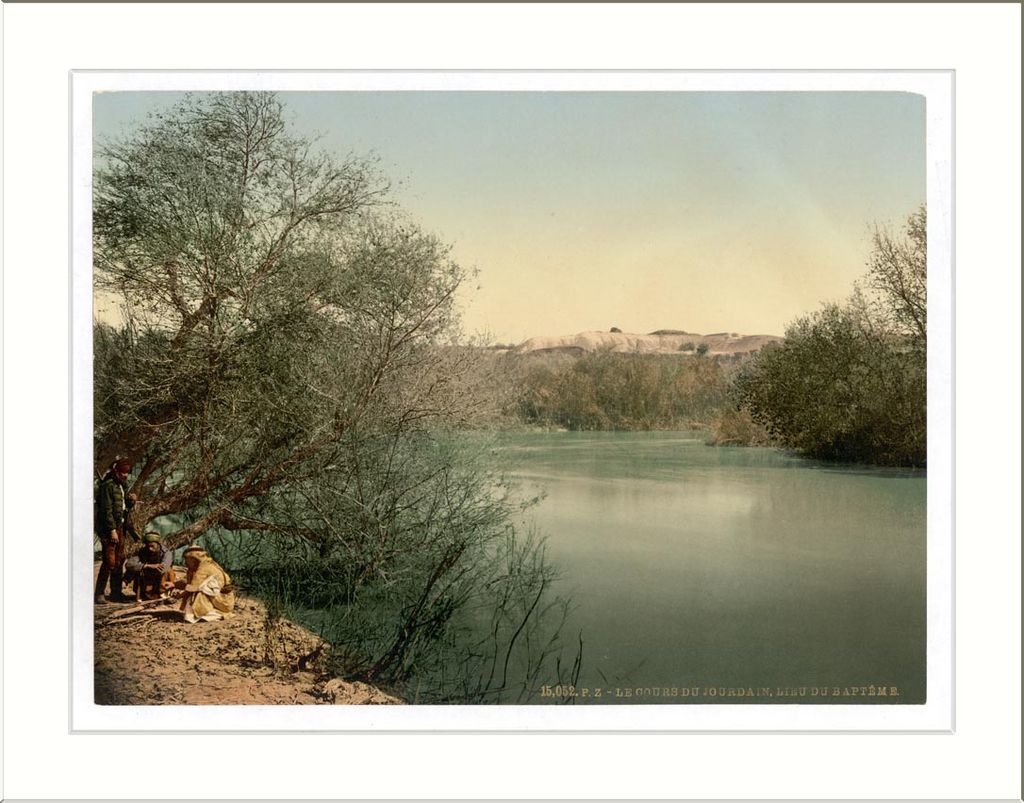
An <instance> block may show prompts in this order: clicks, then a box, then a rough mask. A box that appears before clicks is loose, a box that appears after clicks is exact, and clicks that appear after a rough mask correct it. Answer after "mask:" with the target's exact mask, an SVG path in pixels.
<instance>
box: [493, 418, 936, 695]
mask: <svg viewBox="0 0 1024 803" xmlns="http://www.w3.org/2000/svg"><path fill="white" fill-rule="evenodd" d="M703 438H704V436H703V435H702V434H701V433H537V434H517V435H509V436H506V437H505V438H504V439H503V441H502V444H503V445H502V447H501V449H500V451H501V453H502V454H503V456H504V457H505V458H506V459H507V460H508V461H509V465H510V467H511V470H512V474H513V477H514V478H515V480H516V485H517V488H518V490H519V492H521V493H522V494H523V495H524V496H530V495H533V494H536V493H538V492H544V493H545V494H546V495H545V497H544V498H543V500H542V501H541V502H540V503H539V504H538V505H537V506H536V507H534V508H532V510H531V511H530V515H531V517H532V518H533V520H534V521H535V522H536V523H537V525H538V526H539V528H540V529H541V531H542V532H543V533H544V534H545V535H546V536H547V538H548V553H549V556H550V557H551V559H552V561H553V562H554V563H555V564H556V565H557V566H558V567H559V568H560V570H561V573H562V577H563V581H562V591H563V592H568V593H571V595H572V597H573V601H574V603H575V605H576V608H575V611H574V613H573V614H572V618H571V620H570V622H569V626H568V632H569V633H570V634H574V633H575V632H577V631H582V634H583V641H584V661H583V670H582V673H581V676H580V679H579V683H578V685H579V686H580V687H586V688H587V689H588V690H589V694H591V695H594V694H596V689H598V688H600V689H601V690H602V691H601V694H602V697H601V699H600V701H599V702H601V703H607V702H623V703H635V702H649V703H656V702H665V701H671V702H700V703H708V702H731V703H734V702H755V703H766V702H826V703H832V702H835V703H851V702H870V703H874V702H894V701H895V700H894V699H892V698H883V697H877V696H875V697H849V696H840V697H838V698H837V697H834V696H832V694H829V696H827V697H823V696H821V692H820V690H821V689H822V688H824V687H828V689H829V692H832V691H833V690H834V688H835V687H839V688H840V691H842V690H843V689H849V688H851V687H868V686H871V685H874V686H875V687H879V686H884V687H886V688H887V689H889V688H891V687H897V688H898V689H899V695H900V696H899V698H898V699H899V701H900V702H904V703H921V702H924V699H925V684H924V674H925V672H924V667H925V484H926V483H925V475H924V472H917V471H914V472H911V471H894V470H885V469H867V468H845V469H844V468H836V467H834V466H830V465H823V464H819V463H814V462H811V461H806V460H801V459H799V458H795V457H792V456H789V455H787V454H785V453H782V452H779V451H776V450H771V449H744V448H716V447H708V446H705V445H704V440H703ZM666 687H667V688H671V687H676V688H677V689H683V688H687V689H692V688H695V687H696V688H698V689H700V691H699V692H698V697H697V698H684V697H675V698H671V699H669V700H665V699H663V698H662V699H659V698H655V697H653V696H652V695H653V694H654V692H653V689H654V688H658V689H664V688H666ZM616 688H618V689H619V694H624V693H625V689H626V688H629V689H631V690H633V689H636V688H641V689H651V690H652V691H651V692H649V693H648V692H646V691H644V692H642V697H644V698H645V699H637V698H636V697H635V696H633V697H631V698H625V697H624V696H623V697H617V696H616V691H615V689H616ZM712 688H713V689H716V691H717V690H718V689H729V688H733V689H751V690H753V692H754V693H755V694H760V695H761V696H760V697H757V698H754V699H750V698H744V697H730V698H726V699H721V698H719V699H712V698H708V697H706V696H704V695H705V694H708V693H710V692H709V690H710V689H712ZM779 688H792V689H794V690H796V691H797V693H799V690H800V689H801V688H802V689H803V690H804V697H802V698H800V697H797V698H795V699H793V698H790V699H787V698H784V697H779V696H778V692H777V689H779ZM766 689H768V690H771V692H772V694H773V697H771V698H767V697H766V696H765V695H766V692H765V690H766ZM814 690H819V692H818V695H817V696H813V695H814ZM662 693H663V692H662ZM680 693H681V692H680ZM577 699H578V701H579V702H587V700H586V699H580V698H577ZM536 702H543V700H538V701H536Z"/></svg>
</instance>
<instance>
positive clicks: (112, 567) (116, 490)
mask: <svg viewBox="0 0 1024 803" xmlns="http://www.w3.org/2000/svg"><path fill="white" fill-rule="evenodd" d="M131 470H132V463H131V461H130V460H128V458H126V457H122V458H119V459H118V460H115V461H114V463H113V465H111V466H110V470H109V471H107V473H106V474H104V475H103V479H102V480H100V485H99V488H98V489H97V491H96V520H95V522H94V527H95V531H96V535H97V536H99V539H100V543H101V544H102V545H103V559H102V560H101V561H100V573H99V577H97V578H96V592H95V598H96V602H97V603H103V602H105V601H106V600H105V599H104V598H103V592H104V590H105V589H106V587H107V580H110V596H109V599H110V600H111V601H113V602H128V601H129V599H128V597H126V596H124V593H123V589H122V582H123V566H124V546H125V543H124V542H125V538H126V537H127V535H128V530H129V529H130V524H129V523H128V511H129V509H130V508H131V505H132V503H133V502H134V501H135V500H134V497H133V496H132V495H131V494H129V493H128V489H127V483H128V474H129V473H130V472H131Z"/></svg>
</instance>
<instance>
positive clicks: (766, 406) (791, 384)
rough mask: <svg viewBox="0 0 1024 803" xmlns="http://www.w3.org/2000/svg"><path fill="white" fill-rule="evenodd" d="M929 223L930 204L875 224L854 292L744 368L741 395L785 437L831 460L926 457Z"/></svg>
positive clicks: (904, 462)
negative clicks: (900, 224)
mask: <svg viewBox="0 0 1024 803" xmlns="http://www.w3.org/2000/svg"><path fill="white" fill-rule="evenodd" d="M926 223H927V219H926V214H925V210H924V208H923V207H922V208H921V209H920V210H918V211H917V212H915V213H914V214H912V215H911V216H910V217H909V218H908V219H907V221H906V225H905V227H904V229H903V231H902V232H900V233H893V232H891V231H888V230H885V229H881V228H879V229H876V231H875V233H874V238H873V248H872V252H871V255H870V258H869V262H868V273H867V276H866V278H865V280H864V281H863V283H862V284H861V285H859V286H858V287H857V288H856V289H855V291H854V293H853V295H852V296H851V297H850V298H849V299H848V300H847V301H846V302H844V303H841V304H827V305H825V306H823V307H822V308H821V310H819V311H818V312H815V313H813V314H811V315H807V316H803V317H801V318H798V319H797V320H795V321H794V322H793V323H792V324H790V326H789V327H788V328H787V330H786V339H785V341H784V342H783V343H782V344H780V345H774V346H769V347H766V348H764V349H762V350H761V351H760V353H758V355H757V356H756V357H755V358H754V359H753V360H752V361H751V362H750V363H748V364H747V365H746V366H745V367H744V369H743V371H742V372H741V373H740V375H739V376H738V377H737V381H736V383H735V386H734V388H735V390H734V395H735V397H736V399H737V401H738V403H739V404H740V405H741V406H742V407H743V408H745V409H747V410H749V411H750V414H751V416H752V418H753V420H754V421H756V422H759V423H761V424H762V425H763V426H764V427H765V428H766V429H767V430H768V431H769V432H770V433H771V435H772V436H773V437H774V438H775V439H776V440H777V441H778V442H779V443H781V444H782V445H784V446H787V447H789V448H791V449H794V450H796V451H797V452H799V453H800V454H804V455H807V456H810V457H817V458H823V459H828V460H839V461H848V462H849V461H852V462H863V463H874V464H879V465H895V466H924V465H925V464H926V455H927V438H926V435H927V427H926V423H927V370H926V368H927V366H926V357H927V318H926V310H927V296H926V294H927V289H926V287H927V260H926V254H927V242H926Z"/></svg>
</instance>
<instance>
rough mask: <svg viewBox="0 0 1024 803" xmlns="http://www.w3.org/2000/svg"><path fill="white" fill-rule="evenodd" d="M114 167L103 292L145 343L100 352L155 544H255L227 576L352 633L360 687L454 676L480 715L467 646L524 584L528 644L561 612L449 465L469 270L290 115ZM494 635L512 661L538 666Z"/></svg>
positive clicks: (120, 153)
mask: <svg viewBox="0 0 1024 803" xmlns="http://www.w3.org/2000/svg"><path fill="white" fill-rule="evenodd" d="M98 165H99V166H98V169H97V171H96V174H95V182H94V185H95V197H94V210H95V215H94V236H95V239H94V251H95V264H96V276H97V288H98V289H100V290H102V291H105V292H116V293H117V294H119V296H120V297H121V300H122V308H123V311H124V318H125V323H124V325H123V326H117V327H115V326H109V325H97V326H96V327H95V329H94V338H95V350H94V357H95V359H94V370H95V397H94V398H95V405H94V411H95V451H96V458H97V463H98V464H99V465H106V464H108V463H109V461H110V459H111V457H112V456H113V455H114V454H115V453H117V454H121V455H126V456H128V457H130V458H132V459H133V460H134V461H135V463H136V473H135V475H134V483H133V488H132V490H133V491H134V492H135V493H136V494H137V495H138V497H139V501H138V503H137V504H136V506H135V509H134V515H135V519H136V526H137V527H138V528H139V529H142V528H144V527H145V526H146V525H147V524H148V523H149V522H150V521H152V520H154V519H157V518H158V517H159V518H160V519H161V524H168V525H169V526H171V527H174V528H175V529H173V531H172V532H169V533H166V528H164V529H162V531H163V532H165V533H166V538H165V540H166V541H167V542H168V543H169V545H171V546H172V547H177V546H180V545H181V544H184V543H187V542H189V541H194V540H196V539H199V538H204V537H205V538H206V539H211V538H213V537H214V536H215V535H226V536H231V537H233V538H235V540H234V541H233V542H232V543H233V548H232V552H231V554H230V555H229V556H228V558H230V559H226V565H227V566H228V567H229V568H230V569H236V568H241V569H242V575H241V577H242V578H243V579H245V578H248V581H249V582H251V583H252V585H253V587H254V588H257V589H259V590H261V591H264V592H266V593H267V595H268V597H267V598H268V600H269V601H270V602H271V603H273V604H274V605H276V604H278V602H279V603H280V604H281V605H299V604H307V603H308V604H311V605H315V606H317V607H320V606H324V607H325V608H327V609H330V610H336V611H340V612H342V613H343V616H342V619H341V620H339V621H340V622H342V623H350V624H351V627H350V626H348V625H344V626H343V624H338V623H335V624H334V625H332V632H333V633H335V634H336V635H338V636H339V637H340V638H342V640H343V646H344V647H345V648H346V649H347V650H348V654H350V655H351V656H353V658H352V660H353V661H354V663H353V664H352V665H351V666H349V667H348V670H349V671H351V672H352V673H353V674H356V675H359V676H360V677H364V678H366V679H369V680H374V681H384V682H395V683H398V682H405V681H408V680H410V679H412V678H417V679H422V678H424V677H428V676H429V677H433V676H434V675H435V674H437V671H439V670H435V669H430V667H432V666H433V667H437V666H440V665H443V666H444V672H447V673H448V675H447V676H446V677H447V679H446V680H444V681H443V682H441V681H437V682H435V681H430V682H431V684H433V685H432V686H431V688H433V689H434V692H432V693H433V694H435V695H436V696H445V695H448V696H450V697H452V698H457V697H458V694H459V693H460V692H461V693H464V694H470V693H472V694H476V696H477V698H479V697H481V696H482V695H483V691H482V690H481V688H478V687H477V686H475V685H473V684H475V683H476V678H477V674H475V673H476V671H477V669H476V667H474V666H473V665H472V664H473V662H474V661H476V660H477V655H476V652H475V650H476V646H474V643H473V642H472V641H471V640H470V639H469V638H468V637H465V638H462V637H457V634H458V633H459V632H460V628H463V627H466V626H467V625H466V622H467V620H468V618H469V617H470V613H469V612H470V611H475V610H476V609H477V607H478V606H486V604H487V600H488V599H489V600H490V602H492V603H494V604H495V605H497V604H498V603H497V602H496V601H495V600H494V598H493V593H494V591H493V589H494V588H497V585H492V584H495V583H498V578H499V577H500V576H502V575H501V572H502V571H514V572H515V573H516V578H517V581H516V582H517V585H515V588H516V589H517V593H519V592H521V594H522V599H514V600H512V601H510V602H509V603H507V604H504V603H503V608H502V610H503V611H505V612H506V613H507V615H509V616H512V618H513V619H514V616H513V615H512V613H511V612H513V611H515V612H517V614H516V615H520V616H521V619H519V620H518V623H517V627H519V626H520V625H521V630H522V631H528V632H529V633H531V634H534V633H536V632H538V630H539V629H540V628H541V627H542V625H541V622H540V611H541V610H543V609H544V607H545V606H547V605H549V604H561V603H554V602H552V600H551V599H549V592H550V584H551V579H552V576H553V575H552V573H551V570H550V568H549V567H548V566H547V565H546V564H545V563H544V561H543V556H542V551H541V550H540V548H539V546H534V547H532V548H531V547H530V545H529V541H527V540H522V539H518V538H516V537H515V534H514V531H513V530H512V529H510V527H509V519H508V517H509V515H510V514H511V510H510V508H509V507H508V505H507V504H506V503H505V502H504V501H503V500H502V497H501V494H500V486H499V485H498V483H497V479H496V478H495V477H494V476H493V475H492V474H491V473H490V472H488V471H487V470H486V467H485V466H482V465H481V464H480V463H479V461H478V460H477V461H471V460H469V458H468V454H467V453H466V452H464V451H459V450H456V449H454V448H450V447H449V446H447V445H446V443H447V440H446V439H447V438H448V435H447V433H448V432H449V431H450V430H451V429H453V428H455V427H459V426H461V425H463V424H464V423H465V422H466V421H467V420H469V419H471V418H472V417H473V416H474V415H477V414H478V409H477V408H478V407H479V406H480V405H481V401H480V394H479V393H478V392H476V386H477V385H478V384H479V382H480V380H481V378H482V377H483V376H484V375H483V374H482V373H481V372H480V371H479V370H478V366H477V360H476V359H475V354H476V352H474V351H473V350H471V349H465V348H459V347H455V346H454V345H452V344H453V343H454V341H455V340H456V339H457V336H458V326H459V321H458V316H457V313H456V310H455V307H454V303H453V298H454V295H455V292H456V290H457V289H458V287H459V286H460V284H461V282H462V280H463V278H464V277H465V271H464V270H463V269H462V268H461V267H460V266H459V265H458V264H457V263H455V262H454V261H453V260H452V259H451V258H450V253H449V252H450V249H449V247H448V246H447V245H445V244H443V243H441V242H440V241H439V240H438V239H437V238H436V237H434V236H432V235H430V234H427V233H425V232H423V231H422V230H420V229H419V228H418V227H417V226H415V225H414V224H412V223H411V222H409V221H408V220H406V219H405V218H404V217H403V216H402V215H401V214H400V213H399V212H397V211H396V210H395V209H394V208H389V209H388V211H387V213H386V214H385V213H384V212H383V211H382V210H381V208H380V206H379V204H380V203H382V202H383V200H384V195H383V193H384V190H385V183H384V182H383V180H382V179H380V178H379V177H378V176H377V175H376V174H375V172H374V171H373V170H372V169H371V166H370V165H369V164H368V163H367V162H366V161H365V160H361V159H358V158H354V157H349V158H347V159H344V160H338V159H336V158H334V157H332V156H331V155H328V154H323V153H320V152H319V151H318V150H317V148H316V146H315V143H313V142H310V141H305V140H302V139H298V138H295V137H293V136H291V135H290V134H289V133H288V132H287V127H286V125H285V123H284V116H283V109H282V107H281V105H280V103H279V102H278V101H277V99H276V98H275V97H274V96H273V95H269V94H264V93H221V94H212V95H207V96H202V97H199V98H188V99H186V100H185V101H184V102H183V103H182V104H181V105H179V106H178V107H177V108H176V109H174V110H173V111H172V112H171V113H169V114H167V115H163V116H159V117H156V118H154V119H152V120H151V121H150V122H149V123H148V124H147V125H145V126H143V127H141V128H139V129H138V130H137V131H135V132H134V133H133V134H132V135H130V136H129V137H128V138H127V139H125V140H123V141H120V142H116V143H111V144H108V145H107V146H105V147H104V148H102V149H101V151H100V154H99V160H98ZM471 465H472V466H474V467H475V469H474V470H472V471H470V470H469V468H468V467H469V466H471ZM508 567H511V568H508ZM535 592H536V594H537V595H538V597H539V598H541V599H543V604H540V603H538V605H539V606H540V607H536V606H534V607H530V606H529V605H528V604H527V600H528V599H529V600H532V599H534V594H535ZM489 595H490V596H489ZM524 606H526V607H524ZM495 615H497V614H495ZM510 621H511V620H510ZM485 632H486V633H487V634H488V637H489V638H490V639H491V640H492V641H493V642H494V643H495V645H496V646H495V647H494V649H495V650H499V651H500V650H509V651H510V652H513V653H514V652H517V651H518V650H519V649H520V648H521V647H522V646H523V644H524V641H523V640H522V635H521V633H520V635H517V636H515V637H513V635H512V633H509V632H507V627H506V628H498V629H497V630H493V631H492V630H486V631H485ZM441 656H445V658H444V660H443V661H442V658H441ZM551 656H552V652H550V651H549V652H534V653H533V654H532V657H531V659H530V660H529V661H525V662H524V663H523V664H522V665H521V666H519V667H518V669H519V670H520V675H521V677H520V679H521V680H522V678H524V677H525V673H526V671H527V667H528V668H529V671H530V672H540V671H542V669H543V671H549V670H550V669H551V667H550V662H549V658H551ZM510 660H511V659H510ZM444 672H442V674H444ZM547 677H552V676H551V675H548V676H547ZM455 678H458V679H459V681H458V682H459V683H461V684H462V685H461V686H460V687H457V684H456V683H455V680H454V679H455ZM486 689H487V690H488V691H493V683H492V684H491V685H490V686H486Z"/></svg>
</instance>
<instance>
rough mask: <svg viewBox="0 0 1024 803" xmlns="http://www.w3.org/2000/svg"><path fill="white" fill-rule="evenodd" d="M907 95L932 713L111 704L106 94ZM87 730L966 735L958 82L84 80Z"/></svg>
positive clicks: (202, 76) (78, 214)
mask: <svg viewBox="0 0 1024 803" xmlns="http://www.w3.org/2000/svg"><path fill="white" fill-rule="evenodd" d="M254 88H260V89H274V90H277V91H282V92H286V91H290V90H291V91H330V90H350V91H351V90H357V91H388V90H396V89H403V90H410V89H412V90H446V91H457V90H470V89H472V90H483V91H508V90H547V91H567V90H574V91H594V90H601V91H631V90H632V91H637V90H645V91H652V90H653V91H712V90H714V91H738V90H742V91H783V90H788V91H810V90H814V91H846V92H856V91H864V90H873V91H899V92H914V93H918V94H922V95H924V96H925V97H926V114H927V155H926V159H927V186H928V208H929V221H928V225H929V232H928V234H929V238H928V239H929V255H928V263H929V282H928V283H929V288H928V291H929V353H928V376H929V398H928V417H929V439H928V441H929V442H928V453H929V467H928V487H929V493H928V549H927V556H928V557H927V596H928V616H927V628H928V634H927V656H928V669H927V671H928V699H927V702H926V703H925V704H924V705H890V706H865V705H806V704H805V705H737V706H730V705H722V704H719V705H685V706H683V705H633V706H607V707H602V706H578V707H573V706H539V705H530V706H402V707H377V706H374V707H343V706H339V707H334V706H287V707H280V706H196V707H187V706H98V705H95V704H94V703H93V689H92V678H93V674H92V605H91V600H92V596H91V579H92V560H93V558H92V552H91V539H90V538H89V537H88V535H89V533H88V532H85V531H84V530H86V529H87V528H88V527H89V526H90V525H89V524H88V522H89V521H90V520H91V515H90V513H89V511H90V510H91V496H92V483H91V477H92V452H91V448H92V447H91V443H92V441H91V437H92V427H91V420H92V417H91V400H92V393H91V388H92V386H91V359H92V358H91V349H92V346H91V320H92V296H91V292H92V283H91V276H92V271H91V228H90V225H91V224H90V220H91V218H90V202H91V178H92V161H91V160H92V95H93V93H94V92H97V91H116V90H121V91H127V90H131V91H147V90H179V91H180V90H212V89H220V90H237V89H254ZM71 89H72V131H71V141H72V208H73V217H72V261H73V268H72V281H73V287H72V306H73V314H72V323H73V334H72V344H73V363H72V364H73V366H74V367H73V372H72V380H73V388H72V392H73V410H74V420H73V441H74V442H73V475H72V476H73V511H74V515H73V522H74V525H75V526H74V529H73V532H72V545H73V549H72V582H71V590H70V595H71V600H72V634H73V641H72V681H73V682H72V730H73V731H74V732H97V731H156V732H170V731H193V732H198V731H209V730H223V731H264V732H288V731H332V732H351V731H383V732H406V731H412V732H424V731H430V732H436V731H454V732H465V731H476V730H486V731H491V732H500V731H530V732H595V731H629V732H645V733H651V732H676V733H701V732H733V733H735V732H792V731H799V732H811V731H813V732H876V733H877V732H903V733H909V732H950V731H951V730H952V728H953V710H954V709H953V705H954V699H953V684H952V667H953V662H952V656H953V652H952V648H953V640H952V623H953V606H952V602H953V595H952V579H953V571H952V570H953V518H952V507H951V503H950V499H951V495H948V496H947V494H946V493H945V492H944V491H947V490H951V489H952V476H953V474H952V471H953V462H952V433H953V430H952V384H951V380H952V368H953V364H952V349H951V346H952V342H953V341H952V333H953V328H952V320H953V319H952V288H953V272H952V267H953V266H952V242H953V241H952V233H953V219H952V214H953V210H952V205H951V199H952V190H953V133H952V132H953V75H952V73H951V72H949V71H903V72H898V71H860V72H832V71H828V72H820V71H819V72H815V71H751V72H742V71H717V72H715V71H643V72H636V71H626V72H614V71H564V72H556V71H547V72H540V71H518V72H516V71H508V72H506V71H449V72H438V71H406V72H401V71H398V72H373V71H347V72H304V71H294V72H272V71H266V72H244V71H232V72H188V71H186V72H91V71H89V72H76V73H74V74H73V76H72V87H71Z"/></svg>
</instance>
